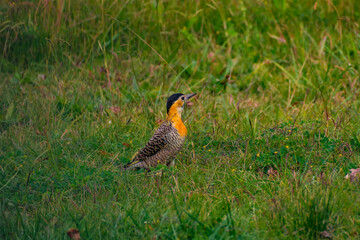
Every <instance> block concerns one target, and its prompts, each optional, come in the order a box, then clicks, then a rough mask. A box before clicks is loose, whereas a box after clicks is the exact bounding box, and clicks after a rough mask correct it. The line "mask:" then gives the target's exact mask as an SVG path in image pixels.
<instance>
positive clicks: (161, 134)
mask: <svg viewBox="0 0 360 240" xmlns="http://www.w3.org/2000/svg"><path fill="white" fill-rule="evenodd" d="M173 130H174V128H173V127H172V126H171V123H168V122H165V123H163V124H162V125H161V126H160V127H159V128H158V130H156V132H155V134H154V135H153V136H152V137H151V139H150V140H149V142H148V143H147V144H146V145H145V147H143V148H142V149H141V150H140V151H139V152H138V153H137V154H136V155H135V156H134V157H133V159H132V161H131V162H130V163H128V164H126V165H125V169H130V168H142V167H144V165H145V166H147V165H149V164H148V163H147V162H146V160H148V159H149V158H150V157H152V156H154V155H156V154H157V153H159V152H160V151H161V150H163V149H164V148H165V146H166V145H167V144H168V141H167V136H168V135H169V134H170V133H171V131H173Z"/></svg>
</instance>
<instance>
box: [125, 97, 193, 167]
mask: <svg viewBox="0 0 360 240" xmlns="http://www.w3.org/2000/svg"><path fill="white" fill-rule="evenodd" d="M194 95H195V94H190V95H183V94H174V95H172V96H170V98H169V99H168V102H167V119H166V121H165V122H164V123H163V124H161V126H160V127H159V128H158V129H157V131H156V132H155V134H154V135H153V136H152V137H151V139H150V140H149V142H148V143H147V144H146V145H145V147H144V148H142V149H141V150H140V151H139V152H138V153H137V154H136V155H135V156H134V158H133V159H132V161H131V162H130V163H128V164H126V165H125V167H124V168H125V169H133V168H145V169H149V168H150V167H156V166H157V165H158V164H162V165H168V166H169V165H171V164H172V162H173V161H172V160H173V158H174V157H175V156H176V154H177V153H178V152H179V151H180V150H181V149H182V147H183V145H184V141H185V136H186V134H187V130H186V127H185V125H184V124H183V122H182V120H181V112H182V109H183V106H184V104H185V101H187V100H188V99H189V98H191V97H192V96H194Z"/></svg>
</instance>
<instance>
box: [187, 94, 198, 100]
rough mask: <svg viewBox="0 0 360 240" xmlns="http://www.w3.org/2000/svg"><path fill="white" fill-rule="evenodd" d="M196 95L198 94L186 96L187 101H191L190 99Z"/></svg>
mask: <svg viewBox="0 0 360 240" xmlns="http://www.w3.org/2000/svg"><path fill="white" fill-rule="evenodd" d="M195 95H196V93H192V94H188V95H186V97H185V99H186V100H189V99H190V98H192V97H193V96H195Z"/></svg>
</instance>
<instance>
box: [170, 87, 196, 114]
mask: <svg viewBox="0 0 360 240" xmlns="http://www.w3.org/2000/svg"><path fill="white" fill-rule="evenodd" d="M195 95H196V93H192V94H188V95H185V94H182V93H175V94H173V95H171V96H170V97H169V98H168V100H167V103H166V110H167V115H168V117H170V118H171V117H172V116H173V115H174V114H175V113H177V114H180V116H181V112H182V110H183V108H184V105H185V103H186V102H187V101H188V100H189V99H190V98H192V97H193V96H195Z"/></svg>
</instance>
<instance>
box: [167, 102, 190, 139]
mask: <svg viewBox="0 0 360 240" xmlns="http://www.w3.org/2000/svg"><path fill="white" fill-rule="evenodd" d="M166 119H167V120H168V121H170V122H172V124H173V125H174V127H175V128H176V129H177V130H178V131H179V134H180V136H181V137H185V136H186V135H187V129H186V127H185V125H184V123H183V122H182V120H181V110H180V111H179V110H178V107H176V106H172V107H171V108H170V110H169V113H168V115H167V118H166Z"/></svg>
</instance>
